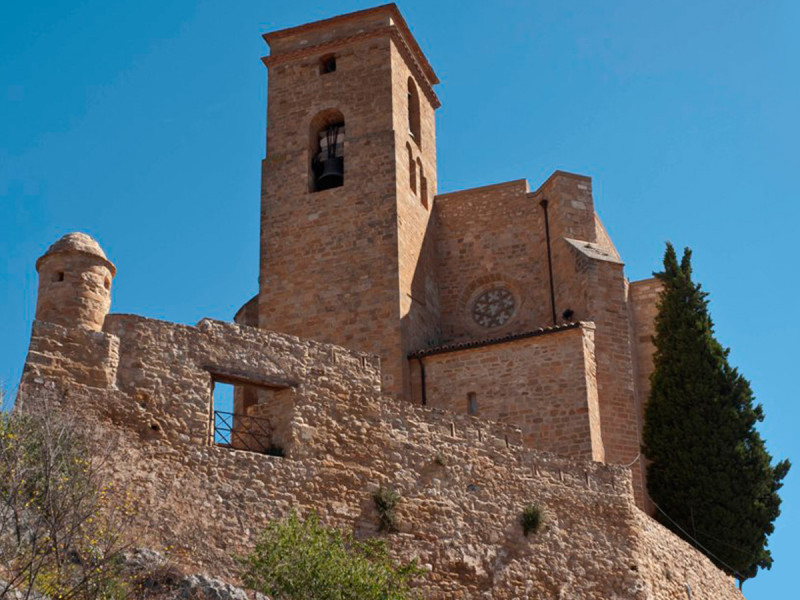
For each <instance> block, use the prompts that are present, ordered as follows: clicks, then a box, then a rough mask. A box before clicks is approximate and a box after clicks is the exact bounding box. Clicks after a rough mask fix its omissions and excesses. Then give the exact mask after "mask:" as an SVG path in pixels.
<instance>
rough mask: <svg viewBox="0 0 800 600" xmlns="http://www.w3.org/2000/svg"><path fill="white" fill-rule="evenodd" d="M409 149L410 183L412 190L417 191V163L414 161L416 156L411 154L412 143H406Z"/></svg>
mask: <svg viewBox="0 0 800 600" xmlns="http://www.w3.org/2000/svg"><path fill="white" fill-rule="evenodd" d="M406 150H408V185H409V186H410V187H411V191H412V192H414V193H415V194H416V193H417V163H415V162H414V156H413V155H412V154H411V145H410V144H406Z"/></svg>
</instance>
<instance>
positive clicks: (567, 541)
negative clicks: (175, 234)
mask: <svg viewBox="0 0 800 600" xmlns="http://www.w3.org/2000/svg"><path fill="white" fill-rule="evenodd" d="M74 331H75V330H71V329H67V328H64V327H61V326H59V325H53V324H47V323H41V322H36V323H34V327H33V335H32V340H31V348H30V354H29V359H28V362H27V364H26V367H25V371H24V375H23V380H22V382H21V385H20V388H19V398H18V405H19V406H20V407H21V409H22V410H29V411H33V410H39V409H43V408H44V409H46V410H48V411H49V412H51V413H56V412H57V411H58V410H66V411H69V412H70V413H73V414H74V415H76V417H77V418H78V420H79V421H82V422H84V423H86V424H87V425H88V426H89V428H90V431H92V432H93V433H94V434H95V435H96V436H97V437H98V438H99V439H102V440H104V441H105V443H108V444H110V445H111V447H113V448H114V460H113V461H111V462H110V463H109V464H108V468H109V470H110V476H111V477H112V478H113V479H114V480H115V484H116V485H115V489H117V490H125V489H129V490H131V491H133V492H134V493H135V497H136V499H137V501H138V502H139V509H140V510H139V512H138V516H137V517H136V518H137V522H136V529H137V531H138V534H139V536H140V539H139V542H138V543H140V544H142V545H151V546H152V547H158V548H161V547H165V546H169V547H172V548H175V549H176V550H175V551H174V554H175V559H176V560H177V561H178V562H179V563H180V564H182V565H183V566H184V567H186V568H191V569H200V570H205V571H210V572H213V573H214V574H215V575H219V576H222V577H225V578H228V579H235V567H234V561H233V560H232V558H231V557H232V555H233V554H234V553H237V552H239V553H242V552H246V551H247V550H248V548H250V547H251V546H252V544H253V543H254V541H255V536H256V535H257V533H258V531H259V530H260V529H261V527H262V526H263V524H264V523H265V522H266V521H267V520H269V519H274V518H277V517H280V516H283V515H286V514H287V513H288V512H289V511H290V510H293V509H294V510H297V511H300V512H301V513H302V514H307V513H308V512H309V511H311V510H314V511H317V512H318V513H319V514H320V516H321V518H322V520H323V521H324V522H326V523H328V524H331V525H335V526H337V527H343V528H348V529H352V530H354V531H355V533H356V535H357V536H359V537H363V536H373V535H386V537H387V541H388V543H389V545H390V548H391V549H392V552H393V553H395V554H396V555H397V556H398V557H403V558H406V559H408V558H411V557H417V558H418V559H419V561H420V563H421V564H422V565H424V566H425V567H426V568H427V569H429V571H430V572H429V575H428V577H427V578H426V579H425V582H424V583H423V584H422V585H423V587H422V593H423V596H424V597H426V598H432V599H445V598H447V599H450V598H457V597H463V598H489V597H491V598H496V599H511V598H551V597H553V598H554V597H569V598H582V599H597V600H600V599H602V600H607V599H609V598H632V599H637V600H645V599H648V598H659V599H661V598H676V599H677V598H681V597H683V596H679V595H677V590H679V589H680V584H681V583H682V582H683V581H689V582H691V583H692V585H693V586H694V585H695V584H694V582H696V581H702V582H703V585H704V586H706V587H705V588H704V589H708V590H713V592H714V593H713V595H708V596H698V597H714V598H715V599H718V600H727V599H731V600H733V599H739V600H740V599H741V598H742V596H741V594H740V593H739V592H738V591H737V590H736V589H735V586H734V585H733V583H732V581H731V580H730V579H729V578H727V577H725V576H724V575H723V574H722V573H720V572H719V571H718V570H716V569H714V568H713V566H712V565H711V563H710V562H709V561H708V560H707V559H705V558H704V557H702V556H701V555H700V554H699V553H697V552H696V551H695V550H694V549H692V548H691V547H689V546H688V545H686V544H685V543H683V542H682V541H680V540H678V539H677V538H675V537H674V536H672V534H670V533H669V532H667V531H666V530H664V529H663V528H662V527H661V526H659V525H657V524H656V523H655V522H654V521H652V520H650V519H649V517H646V516H645V515H643V514H642V513H641V512H640V511H638V509H637V508H636V507H635V505H634V502H633V496H632V490H631V481H630V475H629V472H628V471H627V470H626V469H623V468H621V467H616V466H604V465H601V464H598V463H593V462H588V461H575V460H570V459H567V458H563V457H556V456H554V455H551V454H547V453H541V452H534V451H531V450H527V449H525V448H524V447H522V446H521V445H520V443H519V442H520V439H519V436H520V432H519V430H518V429H515V428H511V427H507V426H501V425H499V424H492V423H490V422H484V421H480V420H476V419H473V418H471V417H467V416H466V415H455V414H449V413H446V412H444V411H439V410H435V409H431V408H423V407H412V406H409V405H406V404H402V403H397V402H394V401H392V400H390V399H387V398H385V397H384V396H382V394H381V393H380V392H379V387H380V377H379V373H378V362H377V360H376V359H375V358H372V357H369V356H367V355H364V354H360V353H357V352H353V351H349V350H345V349H344V348H340V347H335V346H329V345H325V344H320V343H317V342H310V341H304V340H300V339H298V338H295V337H292V336H288V335H284V334H277V333H272V332H268V331H263V330H259V329H254V328H248V327H241V326H237V325H232V324H225V323H220V322H215V321H208V320H204V321H201V322H200V323H199V324H198V325H197V326H196V327H188V326H184V325H175V324H171V323H164V322H160V321H153V320H149V319H144V318H140V317H134V316H128V315H110V316H109V317H108V318H107V319H106V324H105V331H104V332H102V333H88V332H81V333H80V334H75V333H74ZM577 334H578V332H577V331H576V332H572V333H570V334H569V335H576V336H577ZM76 335H77V336H78V337H76ZM545 337H546V336H545ZM68 341H71V344H72V345H70V344H66V343H65V342H68ZM81 346H85V348H84V349H81ZM104 349H105V356H104V355H103V350H104ZM68 363H71V364H70V365H69V366H68V367H67V364H68ZM93 369H102V370H103V371H104V372H105V373H106V377H105V378H101V379H97V378H93V377H89V378H86V379H81V376H80V374H81V373H88V372H91V371H92V370H93ZM222 372H224V373H226V374H227V376H229V377H234V378H235V377H239V378H243V379H247V378H249V379H252V380H253V381H257V382H261V383H263V382H272V383H273V384H276V385H282V386H284V387H285V389H292V390H293V398H294V400H293V402H292V404H293V406H291V407H289V409H288V412H289V414H288V415H287V419H286V420H287V423H288V427H289V430H290V433H291V435H290V438H291V439H290V441H289V443H288V444H287V448H286V454H287V456H286V458H279V457H274V456H267V455H264V454H257V453H252V452H246V451H242V450H232V449H228V448H223V447H220V446H216V445H214V444H213V443H212V442H211V440H212V439H213V438H212V434H213V432H212V431H211V430H210V426H211V419H210V411H211V408H212V407H211V402H212V401H211V385H212V379H213V373H222ZM515 436H516V437H515ZM381 484H384V485H392V486H395V487H396V488H397V489H398V491H399V492H400V494H401V498H402V500H401V503H400V505H399V509H398V519H399V524H400V531H399V532H398V533H395V534H390V535H387V534H379V533H378V530H377V529H378V521H379V519H378V515H377V513H376V510H375V507H374V503H373V501H372V498H371V495H372V493H373V492H374V491H375V490H376V489H377V488H378V486H379V485H381ZM533 501H535V502H538V503H540V504H541V505H542V506H543V507H544V508H545V511H546V514H547V523H546V527H545V529H544V530H543V531H542V532H541V533H539V534H535V535H531V536H529V537H525V536H524V535H523V534H522V531H521V528H520V526H519V523H518V519H519V515H520V513H521V511H522V509H523V508H524V507H525V506H526V505H527V504H528V503H530V502H533ZM656 552H663V554H662V555H660V556H656V555H655V553H656ZM665 578H668V581H665ZM694 589H698V588H694ZM662 590H663V591H665V593H664V594H663V595H662V594H661V591H662Z"/></svg>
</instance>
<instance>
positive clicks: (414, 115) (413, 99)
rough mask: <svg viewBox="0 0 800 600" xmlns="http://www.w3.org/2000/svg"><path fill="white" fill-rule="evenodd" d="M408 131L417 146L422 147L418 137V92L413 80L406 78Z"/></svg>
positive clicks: (420, 139)
mask: <svg viewBox="0 0 800 600" xmlns="http://www.w3.org/2000/svg"><path fill="white" fill-rule="evenodd" d="M408 133H409V135H411V137H412V138H414V141H415V142H416V144H417V146H419V147H420V148H422V138H421V137H420V117H419V92H417V86H416V85H415V84H414V80H413V79H411V77H409V78H408Z"/></svg>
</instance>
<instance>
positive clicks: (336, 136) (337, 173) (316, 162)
mask: <svg viewBox="0 0 800 600" xmlns="http://www.w3.org/2000/svg"><path fill="white" fill-rule="evenodd" d="M344 134H345V129H344V115H342V113H341V112H340V111H338V110H336V109H335V108H330V109H328V110H324V111H322V112H321V113H319V114H318V115H317V116H316V117H314V118H313V119H312V120H311V127H310V137H309V154H310V157H311V160H310V161H309V191H310V192H319V191H322V190H329V189H332V188H336V187H341V186H342V185H344Z"/></svg>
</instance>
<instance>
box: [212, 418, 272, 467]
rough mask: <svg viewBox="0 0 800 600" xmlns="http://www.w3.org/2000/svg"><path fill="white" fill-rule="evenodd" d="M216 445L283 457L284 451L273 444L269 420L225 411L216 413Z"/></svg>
mask: <svg viewBox="0 0 800 600" xmlns="http://www.w3.org/2000/svg"><path fill="white" fill-rule="evenodd" d="M214 443H215V444H216V445H217V446H223V447H225V448H232V449H235V450H247V451H249V452H259V453H261V454H269V455H272V456H283V455H284V453H283V449H282V448H280V447H279V446H276V445H274V444H273V443H272V427H270V423H269V420H268V419H264V418H261V417H251V416H250V415H245V414H241V413H232V412H227V411H224V410H215V411H214Z"/></svg>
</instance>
